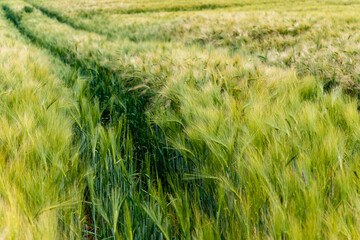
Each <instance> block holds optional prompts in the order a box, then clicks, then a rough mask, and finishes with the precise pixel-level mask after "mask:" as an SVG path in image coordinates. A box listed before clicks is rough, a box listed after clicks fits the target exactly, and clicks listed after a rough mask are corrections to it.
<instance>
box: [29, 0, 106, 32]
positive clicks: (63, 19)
mask: <svg viewBox="0 0 360 240" xmlns="http://www.w3.org/2000/svg"><path fill="white" fill-rule="evenodd" d="M25 2H27V3H28V4H30V5H31V6H33V7H34V8H36V9H38V10H39V11H40V12H42V13H43V14H44V15H45V16H48V17H49V18H53V19H56V20H57V21H58V22H60V23H63V24H66V25H68V26H70V27H72V28H74V29H76V30H82V31H86V32H90V33H96V34H100V35H104V36H108V35H110V34H106V33H104V32H102V31H97V30H95V29H92V28H89V27H87V26H85V25H79V24H77V23H76V22H75V21H74V20H73V19H72V18H69V17H66V16H64V15H63V14H61V13H59V12H57V11H52V10H50V9H48V8H45V7H43V6H40V5H38V4H35V3H33V2H28V1H25Z"/></svg>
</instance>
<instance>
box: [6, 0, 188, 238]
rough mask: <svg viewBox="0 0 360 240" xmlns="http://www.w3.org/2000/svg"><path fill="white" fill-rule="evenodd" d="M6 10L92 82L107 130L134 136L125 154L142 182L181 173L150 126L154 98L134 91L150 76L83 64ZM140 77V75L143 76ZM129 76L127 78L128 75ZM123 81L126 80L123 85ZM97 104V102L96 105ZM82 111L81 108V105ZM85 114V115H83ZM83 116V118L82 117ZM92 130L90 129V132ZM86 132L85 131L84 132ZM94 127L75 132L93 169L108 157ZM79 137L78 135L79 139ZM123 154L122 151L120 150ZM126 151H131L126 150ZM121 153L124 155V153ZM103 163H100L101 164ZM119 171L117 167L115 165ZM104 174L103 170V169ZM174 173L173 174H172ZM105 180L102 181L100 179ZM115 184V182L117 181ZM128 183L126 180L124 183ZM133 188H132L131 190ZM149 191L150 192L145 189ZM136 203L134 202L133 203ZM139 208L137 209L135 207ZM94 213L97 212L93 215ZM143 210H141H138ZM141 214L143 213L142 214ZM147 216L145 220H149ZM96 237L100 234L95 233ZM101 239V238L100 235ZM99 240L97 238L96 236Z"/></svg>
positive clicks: (161, 136) (162, 139)
mask: <svg viewBox="0 0 360 240" xmlns="http://www.w3.org/2000/svg"><path fill="white" fill-rule="evenodd" d="M2 9H3V10H4V12H5V16H6V18H7V19H8V20H9V22H11V23H13V24H14V26H15V27H16V28H17V30H18V31H19V32H20V33H21V34H22V35H23V36H25V37H26V38H28V39H29V40H30V41H31V43H32V44H34V45H35V46H37V47H38V48H40V49H46V50H48V51H50V53H51V54H52V55H53V56H54V57H57V58H59V59H60V60H61V61H62V62H64V63H65V64H67V65H69V66H70V67H72V68H73V69H74V70H76V71H78V72H79V73H80V74H81V75H82V76H84V77H86V78H87V79H89V82H88V83H86V85H88V86H89V87H88V88H87V89H88V90H87V94H86V96H85V97H87V98H88V99H87V101H88V102H89V103H90V104H94V103H95V102H96V99H99V104H100V105H101V107H100V108H101V109H103V110H102V111H101V116H100V120H101V122H100V124H101V126H103V127H104V128H105V129H107V128H111V127H113V125H112V123H114V126H115V127H116V123H118V122H122V123H121V124H123V129H125V130H124V133H123V134H124V135H128V133H130V135H131V137H132V138H131V140H130V139H127V140H128V141H127V142H128V143H126V142H125V143H124V145H126V144H128V145H131V147H132V153H127V152H125V153H124V154H129V155H131V157H130V158H131V159H130V160H131V161H133V162H135V163H133V164H134V166H135V167H136V172H137V175H139V179H140V180H142V178H144V176H140V174H141V173H142V172H146V171H147V170H146V169H143V168H147V165H148V166H150V167H151V171H150V169H149V172H153V174H154V175H155V177H156V178H159V179H162V182H166V181H167V174H168V173H172V174H179V173H177V171H174V169H172V166H170V165H169V161H168V160H169V159H172V160H173V161H175V159H180V161H183V158H182V156H181V155H180V154H179V152H177V151H176V150H172V149H170V148H169V146H167V143H165V135H164V133H163V132H162V131H161V130H160V129H159V128H158V127H157V126H156V125H154V124H152V123H150V122H149V120H148V118H147V116H146V114H145V112H146V107H147V105H148V102H149V100H150V98H151V95H148V94H146V95H141V94H140V93H138V92H137V90H132V91H130V90H129V88H130V87H131V85H129V84H131V82H132V81H134V82H135V83H132V84H136V82H137V80H138V78H146V77H147V76H146V73H141V72H140V73H139V72H137V71H136V70H135V69H130V70H129V71H132V74H129V72H127V77H128V79H124V76H123V75H122V74H121V73H122V72H121V71H122V70H121V69H119V70H113V69H110V68H107V67H105V66H101V65H100V64H98V63H97V62H96V61H93V62H91V61H90V60H89V62H84V61H81V59H79V58H78V57H77V55H76V52H73V51H71V50H69V49H67V48H65V47H61V46H56V45H52V44H51V43H47V42H46V40H44V39H41V38H40V37H38V36H36V34H34V33H33V32H31V31H29V30H28V29H26V27H24V26H22V24H21V16H19V15H18V14H16V13H15V12H14V11H13V10H12V9H10V8H9V7H8V6H7V5H2ZM139 74H140V75H139ZM125 77H126V76H125ZM122 81H125V83H124V84H122ZM114 95H115V96H116V97H117V96H119V97H120V98H121V99H122V100H123V102H121V104H123V105H121V104H120V105H121V106H120V105H119V106H116V107H113V108H108V106H109V105H111V104H110V103H109V102H110V101H111V98H112V96H114ZM94 101H95V102H94ZM80 108H81V106H80ZM80 112H82V114H85V115H86V114H91V113H90V112H86V111H85V112H83V111H80ZM79 114H81V113H79ZM123 116H126V117H125V121H122V119H123ZM81 117H82V116H81ZM78 124H79V123H78ZM87 128H89V129H90V130H86V129H87ZM84 131H85V132H84ZM89 131H91V127H88V126H85V130H83V128H82V127H80V126H79V125H76V126H75V129H74V132H75V134H74V135H76V139H79V141H80V144H81V146H82V149H81V152H80V156H81V157H82V158H83V159H84V162H85V163H86V164H89V165H91V166H96V163H97V162H95V164H94V163H93V161H95V160H94V159H97V160H96V161H100V160H99V159H102V158H106V156H104V155H101V154H102V153H100V152H99V151H95V153H93V150H92V149H91V147H92V146H91V142H92V140H91V133H89ZM77 135H78V136H77ZM117 137H118V138H122V136H117ZM119 151H120V150H119ZM124 151H127V149H125V150H124ZM119 154H122V152H120V153H119ZM149 161H154V162H152V163H151V164H148V162H149ZM97 164H99V163H97ZM112 167H113V168H115V167H116V166H112ZM94 171H95V174H96V178H98V175H100V178H101V174H102V173H101V172H99V173H98V172H96V171H97V170H96V167H95V169H94ZM99 171H100V170H99ZM170 171H171V172H170ZM99 181H101V179H100V180H99ZM114 181H115V180H114ZM123 182H124V184H126V181H123ZM132 187H133V186H130V187H129V188H130V189H131V188H132ZM143 191H145V192H146V189H143ZM89 194H91V193H89V191H87V193H85V197H84V198H85V200H86V202H90V200H89V198H90V195H89ZM101 196H102V197H103V198H104V199H106V201H108V196H107V195H101ZM131 201H133V202H135V203H134V204H135V205H136V201H134V200H133V199H132V200H131ZM93 207H94V206H90V205H87V204H85V206H84V209H85V212H86V215H87V217H88V219H90V221H91V219H97V218H96V217H95V215H92V214H95V213H94V212H95V210H91V208H93ZM133 208H136V206H133ZM91 211H93V213H91ZM137 211H139V210H137ZM138 214H140V213H138ZM145 216H146V215H144V216H143V217H144V219H145ZM95 221H96V220H93V222H87V223H89V224H90V225H94V223H95ZM95 235H96V233H95ZM96 236H99V235H96ZM95 239H96V237H95Z"/></svg>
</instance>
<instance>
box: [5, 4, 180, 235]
mask: <svg viewBox="0 0 360 240" xmlns="http://www.w3.org/2000/svg"><path fill="white" fill-rule="evenodd" d="M23 7H24V5H23V6H21V5H19V4H18V5H16V6H15V7H14V9H15V10H13V9H11V8H10V7H8V6H6V5H4V6H3V9H4V11H5V12H6V15H7V18H8V19H9V20H10V21H12V22H13V23H14V25H15V26H16V27H17V28H18V30H19V31H20V32H21V33H22V34H24V35H25V36H27V37H28V38H29V39H30V40H31V41H32V42H33V43H34V44H36V45H37V46H39V47H42V48H46V49H48V50H50V51H51V52H52V54H53V55H54V56H57V57H59V58H60V59H61V60H62V61H63V62H64V63H67V64H69V65H70V66H72V67H73V68H74V69H76V71H77V72H79V73H80V74H81V75H83V76H84V77H85V78H86V80H87V81H88V82H87V83H85V85H84V87H82V89H81V90H80V93H79V96H78V101H79V106H78V109H77V110H78V115H79V116H78V117H76V118H75V121H76V123H77V126H78V127H77V129H76V133H77V140H78V141H79V143H80V144H81V145H82V149H81V157H82V159H83V160H84V161H85V162H86V164H88V165H89V167H90V168H91V172H92V173H93V174H94V176H92V177H90V178H89V181H88V187H87V191H86V198H85V200H86V201H93V205H90V206H86V207H85V212H86V214H87V216H88V218H89V219H90V220H89V222H87V224H89V225H91V226H93V227H91V231H92V232H93V233H92V235H94V236H95V238H97V237H100V238H103V237H108V236H114V237H119V236H126V235H127V234H128V233H126V229H125V227H124V226H121V225H119V232H114V231H111V229H108V228H103V224H104V221H105V219H106V216H103V215H102V214H103V211H105V212H111V206H110V205H109V204H110V203H109V201H111V199H112V198H113V197H115V196H113V194H114V191H115V192H117V194H121V196H124V197H125V196H126V202H129V204H130V202H132V204H130V205H129V209H127V210H126V209H124V210H123V211H131V213H132V214H133V215H134V216H141V219H142V220H141V221H137V222H136V226H138V227H140V226H144V223H145V222H148V221H149V220H148V217H147V215H146V213H145V212H144V211H143V208H142V205H141V204H140V205H138V203H139V202H141V203H142V204H143V203H145V202H146V201H148V198H149V196H148V195H144V194H145V192H142V191H144V190H145V189H142V190H141V191H135V189H136V188H137V185H138V184H139V185H140V186H141V181H140V182H139V180H141V179H142V178H143V176H142V175H141V173H142V172H143V171H145V172H150V171H154V172H156V173H155V175H156V178H161V179H164V180H165V181H166V177H165V174H166V171H167V168H168V167H167V166H165V160H166V159H173V161H174V159H176V158H178V157H180V156H178V154H177V153H176V152H175V151H173V150H169V149H167V148H165V147H166V145H164V140H163V139H162V138H163V136H162V133H161V131H160V129H157V127H156V126H151V123H150V122H149V121H148V119H147V117H146V115H145V108H146V106H147V104H148V103H147V101H148V97H149V96H148V94H147V93H146V92H144V91H143V93H142V94H141V93H140V91H142V87H141V86H140V87H138V88H136V89H133V90H129V89H128V88H130V87H133V86H136V85H137V84H139V83H143V84H144V82H143V81H144V80H145V79H146V78H147V77H151V74H143V73H142V72H140V71H136V70H135V69H134V68H133V67H132V66H130V65H129V66H123V65H119V64H115V65H111V60H112V59H109V56H111V54H110V55H108V54H104V53H103V52H97V50H98V48H97V47H98V45H97V44H99V42H100V44H104V45H107V46H108V47H109V46H110V47H112V46H113V45H112V43H108V42H106V41H105V39H104V38H103V37H102V36H98V35H96V34H91V33H88V32H83V31H82V32H81V31H76V30H75V29H72V28H71V27H69V26H67V25H64V24H60V23H58V22H57V21H56V20H51V19H49V18H47V17H45V16H43V15H42V14H41V13H40V12H38V13H31V14H33V16H32V17H31V18H25V16H26V15H24V14H29V12H27V13H21V11H22V9H23ZM16 9H20V12H19V10H16ZM16 11H18V12H16ZM34 11H35V10H34ZM34 15H35V16H34ZM36 17H38V20H40V21H41V22H42V24H43V26H45V27H46V28H48V29H52V30H53V31H50V32H49V31H44V32H42V31H39V29H38V30H37V31H34V29H29V28H28V27H29V26H32V25H27V23H28V22H27V21H29V22H31V24H32V23H33V20H36ZM39 23H40V22H39ZM37 26H38V25H37ZM55 28H56V30H55ZM59 30H60V35H59ZM61 31H63V32H61ZM69 32H72V33H74V34H73V35H72V37H73V39H69V36H68V35H67V34H68V33H69ZM56 34H57V35H56ZM44 35H46V36H44ZM77 38H81V40H83V41H85V42H81V43H82V44H84V45H82V46H81V44H79V45H77V44H74V45H71V44H73V43H72V42H71V40H73V41H76V39H77ZM54 39H56V40H54ZM88 41H89V42H88ZM86 44H89V45H86ZM94 45H95V46H94ZM109 49H111V48H109ZM104 55H105V56H104ZM103 57H104V58H103ZM153 161H156V165H154V164H150V162H153ZM177 174H180V172H179V173H177ZM103 181H105V182H104V183H103ZM102 184H103V185H102ZM108 186H113V187H111V188H110V189H109V188H108ZM119 189H121V192H118V191H119ZM146 189H147V190H148V191H149V190H150V189H149V186H148V187H147V188H146ZM143 195H144V196H143ZM140 199H141V201H140ZM98 201H101V202H104V204H105V206H100V207H101V209H99V208H98V205H99V204H98ZM144 214H145V215H144ZM122 217H125V218H128V216H127V215H122ZM125 220H126V221H129V219H125ZM125 220H124V221H125ZM153 227H154V224H150V225H148V226H146V229H148V228H149V229H150V228H153ZM146 229H145V230H146ZM120 232H121V233H122V234H121V235H119V234H120ZM147 234H148V235H146V236H143V237H145V238H150V237H151V236H153V237H154V236H157V235H158V234H159V232H157V231H152V232H149V233H147Z"/></svg>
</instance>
